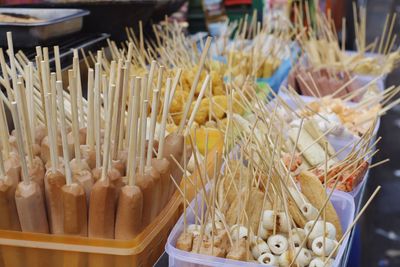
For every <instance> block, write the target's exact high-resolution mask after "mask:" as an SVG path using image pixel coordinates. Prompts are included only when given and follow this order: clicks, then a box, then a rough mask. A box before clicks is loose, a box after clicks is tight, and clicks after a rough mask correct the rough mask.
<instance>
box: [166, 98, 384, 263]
mask: <svg viewBox="0 0 400 267" xmlns="http://www.w3.org/2000/svg"><path fill="white" fill-rule="evenodd" d="M266 109H267V108H266V106H263V107H260V106H258V107H257V108H256V109H253V111H254V113H255V117H256V119H255V121H254V122H253V123H252V124H250V123H249V125H247V126H246V125H245V124H244V123H241V124H238V122H237V119H236V118H235V116H234V114H233V113H230V112H229V115H228V120H229V123H228V130H227V133H226V134H227V135H229V134H233V136H232V138H226V140H227V142H233V143H234V144H235V145H236V146H237V150H236V153H235V154H234V155H229V156H224V157H223V169H222V170H221V171H220V170H218V169H215V170H214V172H213V173H212V174H208V173H206V172H203V175H202V176H201V177H200V179H203V183H200V185H199V186H198V187H197V192H198V198H196V199H195V200H194V201H193V203H192V204H189V201H187V200H186V201H185V206H184V214H183V220H182V221H181V223H180V224H179V225H178V226H176V229H174V230H173V233H174V234H175V235H174V236H173V238H172V239H171V240H172V242H173V243H171V246H172V247H174V248H175V249H178V250H181V251H184V252H186V253H185V254H179V256H175V255H177V254H176V253H173V250H172V251H170V252H169V253H173V254H172V255H171V256H172V257H176V258H177V260H178V261H187V262H191V261H190V257H192V258H194V259H195V260H193V262H199V261H200V262H202V260H201V259H200V258H201V257H200V258H199V257H198V256H196V255H195V254H201V255H205V256H207V257H206V258H205V259H206V260H207V261H209V260H211V261H213V262H219V263H220V264H230V263H232V264H239V262H237V261H241V262H243V264H244V262H249V263H251V262H254V263H258V264H261V265H270V266H313V267H319V266H339V265H337V264H338V263H339V262H340V260H341V259H340V257H339V258H336V257H337V256H338V255H339V254H338V251H340V250H342V249H343V248H341V246H342V244H343V243H344V241H345V240H346V238H347V237H348V235H349V233H350V232H351V230H352V228H353V227H354V225H355V224H356V222H357V221H358V219H359V218H360V216H361V215H362V214H363V212H364V211H365V209H366V208H367V206H368V205H369V203H370V202H371V201H372V199H373V198H374V196H375V195H376V194H377V193H378V191H379V189H380V188H379V187H378V188H377V189H376V191H375V192H374V193H373V195H372V196H371V197H370V199H369V200H368V201H367V203H366V205H365V206H364V207H363V208H362V209H361V211H360V213H359V214H358V215H357V216H356V218H355V219H354V220H352V219H351V220H350V222H349V223H348V224H345V225H344V224H343V221H342V220H341V219H340V215H341V216H345V215H344V214H339V213H338V212H337V210H336V209H335V205H334V204H335V197H333V198H332V196H335V194H336V193H334V192H335V189H337V186H338V184H339V183H340V180H339V179H335V180H334V182H333V183H332V184H330V186H329V187H328V186H327V185H328V180H330V178H331V176H330V175H329V176H328V173H329V171H328V170H329V166H330V164H331V161H330V159H331V158H332V155H330V154H328V153H329V152H328V149H327V144H326V143H325V145H324V148H325V149H324V150H323V159H322V162H321V163H322V164H321V165H322V167H321V170H322V171H321V173H318V176H317V175H316V174H315V173H313V172H310V171H307V170H304V169H301V170H300V171H299V172H296V170H295V168H293V167H294V166H295V167H296V168H297V165H298V164H299V163H298V161H297V157H298V154H299V152H297V150H296V147H297V146H296V144H295V145H288V144H287V141H286V138H285V134H284V133H285V131H286V129H285V127H284V125H283V123H282V121H283V120H282V118H281V117H280V116H279V114H278V113H277V112H276V110H277V108H276V107H275V108H273V110H269V112H267V110H266ZM235 127H242V135H241V136H240V137H239V138H236V135H235V134H234V132H233V129H234V128H235ZM246 127H247V129H245V128H246ZM304 128H305V127H304ZM302 129H303V126H302V124H301V125H300V127H298V128H297V129H296V136H297V137H296V139H297V141H295V143H298V142H299V141H298V139H299V137H300V136H301V135H302V134H303V132H302ZM323 137H324V136H323V135H322V136H319V137H318V139H322V140H323ZM235 138H236V139H235ZM318 139H317V140H314V142H313V144H311V146H312V145H314V144H318ZM232 140H233V141H232ZM365 142H366V143H368V140H365ZM261 144H262V145H261ZM228 146H229V144H225V147H228ZM363 149H364V150H365V147H364V148H363ZM363 149H361V150H363ZM361 150H360V151H361ZM304 151H306V150H304ZM368 153H370V151H368ZM368 153H367V154H368ZM353 156H354V155H353ZM360 157H361V156H360ZM184 164H185V163H184ZM350 164H351V163H350ZM215 166H217V164H215ZM183 168H184V166H183ZM197 168H201V167H200V166H197ZM352 171H353V173H354V170H353V169H352ZM321 176H322V177H323V180H324V183H321V181H320V177H321ZM184 179H185V180H184V183H185V184H184V190H183V191H181V190H180V193H181V194H182V195H183V197H185V185H186V184H194V185H196V184H199V183H196V181H193V180H191V179H190V178H188V177H185V178H184ZM205 184H207V186H205ZM328 188H330V189H331V190H328ZM348 212H349V213H351V209H349V211H348ZM188 214H189V215H190V216H188ZM350 217H351V215H350ZM188 218H189V219H188ZM177 227H178V228H177ZM178 229H179V230H178ZM167 252H168V247H167ZM180 253H182V252H180ZM217 258H225V259H227V260H226V261H225V260H224V261H221V260H218V259H217ZM231 260H233V261H234V262H233V261H231ZM249 266H253V265H249Z"/></svg>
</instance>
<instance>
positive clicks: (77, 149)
mask: <svg viewBox="0 0 400 267" xmlns="http://www.w3.org/2000/svg"><path fill="white" fill-rule="evenodd" d="M68 78H69V91H70V94H71V105H72V135H73V138H74V140H75V142H74V149H75V160H76V162H77V163H78V165H80V162H81V151H80V143H79V121H78V120H79V119H78V103H77V97H78V96H77V91H76V90H77V88H76V86H75V85H76V81H75V76H74V71H73V70H69V71H68Z"/></svg>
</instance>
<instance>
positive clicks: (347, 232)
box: [324, 186, 381, 265]
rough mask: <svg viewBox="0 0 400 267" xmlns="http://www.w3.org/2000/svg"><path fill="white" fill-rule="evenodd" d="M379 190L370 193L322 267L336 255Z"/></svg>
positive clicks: (379, 188)
mask: <svg viewBox="0 0 400 267" xmlns="http://www.w3.org/2000/svg"><path fill="white" fill-rule="evenodd" d="M380 190H381V187H380V186H378V187H377V188H376V189H375V191H374V193H372V195H371V196H370V198H369V199H368V201H367V202H366V203H365V205H364V207H363V208H362V209H361V210H360V212H359V213H358V214H357V216H356V218H355V219H354V220H353V222H352V223H351V225H350V226H349V227H348V228H347V230H346V232H345V233H344V234H343V236H342V238H341V239H340V240H339V242H338V243H337V244H336V246H335V248H334V249H333V250H332V252H331V253H330V254H329V256H328V258H327V259H326V260H325V262H324V265H326V264H327V263H328V261H329V259H330V258H332V256H333V255H334V254H335V253H336V250H337V249H338V248H339V246H340V245H341V244H342V243H343V241H344V239H345V238H346V237H347V235H349V234H350V232H351V231H352V229H353V227H354V225H356V223H357V222H358V220H359V219H360V217H361V216H362V215H363V214H364V212H365V210H366V209H367V208H368V206H369V204H371V202H372V200H373V199H374V198H375V196H376V195H377V194H378V193H379V191H380Z"/></svg>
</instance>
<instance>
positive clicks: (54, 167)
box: [45, 93, 58, 173]
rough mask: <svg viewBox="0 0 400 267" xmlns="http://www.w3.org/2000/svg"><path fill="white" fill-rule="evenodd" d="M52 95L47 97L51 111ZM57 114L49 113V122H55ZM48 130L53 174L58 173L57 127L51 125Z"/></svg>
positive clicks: (47, 107)
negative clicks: (54, 117) (54, 118)
mask: <svg viewBox="0 0 400 267" xmlns="http://www.w3.org/2000/svg"><path fill="white" fill-rule="evenodd" d="M50 98H51V94H50V93H49V94H47V95H46V96H45V101H46V109H47V110H51V108H50V101H51V99H50ZM54 115H55V114H54V113H53V112H47V121H49V122H52V121H53V118H52V117H53V116H54ZM47 130H48V137H49V146H50V159H51V170H52V172H53V173H56V171H57V169H58V154H57V148H56V146H57V144H56V138H55V125H54V124H53V123H49V124H48V125H47Z"/></svg>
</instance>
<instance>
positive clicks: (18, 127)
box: [11, 102, 30, 185]
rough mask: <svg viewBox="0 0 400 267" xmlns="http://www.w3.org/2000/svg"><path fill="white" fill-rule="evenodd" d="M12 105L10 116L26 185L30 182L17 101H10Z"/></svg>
mask: <svg viewBox="0 0 400 267" xmlns="http://www.w3.org/2000/svg"><path fill="white" fill-rule="evenodd" d="M11 107H12V110H11V111H12V112H11V114H12V117H13V121H14V124H15V131H16V133H17V144H18V154H19V155H20V160H21V169H22V173H21V174H22V181H23V182H24V183H25V184H26V185H28V184H29V183H30V179H29V174H28V164H27V163H26V159H25V156H24V155H25V151H24V142H23V140H22V127H21V123H20V121H19V115H18V108H17V103H16V102H12V103H11Z"/></svg>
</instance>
